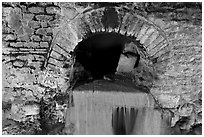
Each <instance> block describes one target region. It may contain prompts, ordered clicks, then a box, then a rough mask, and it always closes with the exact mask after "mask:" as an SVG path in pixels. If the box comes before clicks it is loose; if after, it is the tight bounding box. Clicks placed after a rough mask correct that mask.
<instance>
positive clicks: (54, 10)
mask: <svg viewBox="0 0 204 137" xmlns="http://www.w3.org/2000/svg"><path fill="white" fill-rule="evenodd" d="M46 12H47V13H50V14H57V13H58V14H59V13H60V12H61V9H60V8H59V7H47V8H46Z"/></svg>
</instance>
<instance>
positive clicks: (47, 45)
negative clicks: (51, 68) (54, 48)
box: [40, 42, 49, 48]
mask: <svg viewBox="0 0 204 137" xmlns="http://www.w3.org/2000/svg"><path fill="white" fill-rule="evenodd" d="M40 47H41V48H48V47H49V44H48V42H40Z"/></svg>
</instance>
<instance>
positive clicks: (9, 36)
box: [3, 34, 16, 41]
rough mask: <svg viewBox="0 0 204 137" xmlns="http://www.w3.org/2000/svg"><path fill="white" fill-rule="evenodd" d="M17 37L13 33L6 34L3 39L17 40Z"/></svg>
mask: <svg viewBox="0 0 204 137" xmlns="http://www.w3.org/2000/svg"><path fill="white" fill-rule="evenodd" d="M15 39H16V37H15V36H14V35H13V34H7V35H6V34H4V35H3V40H5V41H9V40H15Z"/></svg>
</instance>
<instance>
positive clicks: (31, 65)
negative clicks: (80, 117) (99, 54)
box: [2, 2, 202, 134]
mask: <svg viewBox="0 0 204 137" xmlns="http://www.w3.org/2000/svg"><path fill="white" fill-rule="evenodd" d="M107 6H108V7H107ZM200 6H201V5H200V4H199V3H190V4H189V3H187V4H185V3H117V4H114V3H112V5H110V4H108V3H66V2H65V3H60V2H59V3H58V2H3V3H2V19H3V20H2V47H3V48H2V54H3V56H2V64H3V77H2V78H3V103H5V102H6V103H5V104H6V106H11V108H12V109H14V108H15V110H17V109H19V108H20V107H22V106H25V107H23V109H25V110H26V114H27V110H28V109H29V108H30V106H33V104H34V106H35V107H36V108H38V107H39V106H38V105H36V103H37V104H39V102H42V100H41V99H42V98H43V100H44V103H45V104H46V105H50V106H52V105H53V106H56V104H52V103H53V100H51V99H50V98H49V97H50V96H51V95H52V96H54V97H56V98H57V97H58V96H59V94H60V95H61V94H63V95H64V92H66V89H67V87H68V84H69V83H68V81H69V79H70V70H71V64H72V62H71V51H73V50H74V48H75V47H76V45H77V44H78V42H80V41H82V40H83V39H85V38H87V37H89V36H90V35H93V34H94V33H97V32H116V33H119V34H122V35H125V36H127V37H129V38H131V39H132V40H135V41H136V42H139V43H140V44H139V45H140V46H139V47H138V48H139V50H140V54H141V56H142V59H141V65H140V66H139V67H138V68H137V69H136V70H135V78H136V83H137V84H138V83H140V84H142V85H146V86H148V87H151V89H150V91H151V93H152V94H153V95H154V97H155V98H156V99H157V100H158V101H159V103H160V104H161V106H162V107H163V108H168V109H170V110H171V111H172V113H174V117H172V120H171V122H172V126H174V125H177V124H179V119H180V120H181V118H182V117H188V118H189V119H190V120H189V121H187V122H186V123H188V124H187V125H188V126H186V127H180V129H185V130H187V131H190V129H191V128H192V129H193V128H194V126H195V125H199V124H200V123H202V119H201V118H200V114H201V113H202V110H201V100H202V97H201V96H202V92H201V91H202V86H201V79H202V74H201V72H202V69H201V68H202V67H201V64H202V61H201V53H202V27H201V19H202V17H201V15H202V12H201V10H200V9H201V8H200ZM158 7H160V8H158ZM201 7H202V6H201ZM56 93H57V94H56ZM18 97H20V99H18ZM24 97H25V98H26V99H28V100H25V98H24ZM19 100H20V101H19ZM9 102H11V104H10V103H9ZM12 104H13V105H12ZM16 104H17V105H16ZM41 105H42V104H41ZM17 106H20V107H17ZM42 106H43V105H42ZM58 106H60V104H59V101H58ZM62 106H63V105H62ZM62 106H60V107H62ZM177 108H178V109H177ZM188 108H192V111H189V112H188V113H187V110H186V109H188ZM37 110H38V109H36V111H34V112H32V113H33V116H31V117H32V118H34V119H35V121H36V123H35V125H39V123H40V122H39V118H38V115H36V114H38V113H39V112H38V111H37ZM188 110H190V109H188ZM47 111H49V110H46V111H45V114H46V112H47ZM19 112H20V111H19ZM57 112H58V114H59V115H58V116H59V117H60V119H58V121H57V120H53V123H54V122H56V121H57V122H59V123H60V122H61V123H63V114H62V112H61V109H58V110H57ZM40 113H41V112H40ZM4 114H5V115H3V116H5V117H6V118H11V119H12V118H15V117H16V119H15V121H21V120H22V121H24V120H25V119H24V118H25V117H22V115H23V113H22V114H21V113H19V114H17V115H13V114H12V113H10V112H9V114H8V113H7V111H6V109H5V110H4ZM52 114H53V115H54V112H53V113H52ZM8 115H9V117H8ZM42 117H43V116H42ZM53 117H54V116H53ZM18 118H19V119H18ZM47 121H49V120H47ZM3 122H5V120H3ZM5 123H6V122H5ZM59 123H58V124H59ZM24 124H25V123H24ZM55 124H56V123H55ZM6 125H7V124H5V125H3V127H5V126H6ZM14 125H15V124H14ZM14 127H15V126H14ZM48 127H49V126H48ZM59 127H60V126H59ZM18 128H19V127H18V126H16V130H15V131H14V129H11V131H5V130H3V133H4V134H7V133H8V134H33V133H34V131H32V130H30V131H26V130H21V129H19V130H17V129H18ZM32 128H34V127H32ZM32 128H31V129H32ZM35 128H38V129H39V127H38V126H37V127H35ZM49 128H50V129H53V127H49ZM14 132H15V133H14ZM53 132H55V131H53ZM179 132H182V131H179ZM180 134H181V133H180Z"/></svg>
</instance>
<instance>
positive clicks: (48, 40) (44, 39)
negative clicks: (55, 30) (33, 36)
mask: <svg viewBox="0 0 204 137" xmlns="http://www.w3.org/2000/svg"><path fill="white" fill-rule="evenodd" d="M51 40H52V37H51V36H43V38H42V41H47V42H50V41H51Z"/></svg>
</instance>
